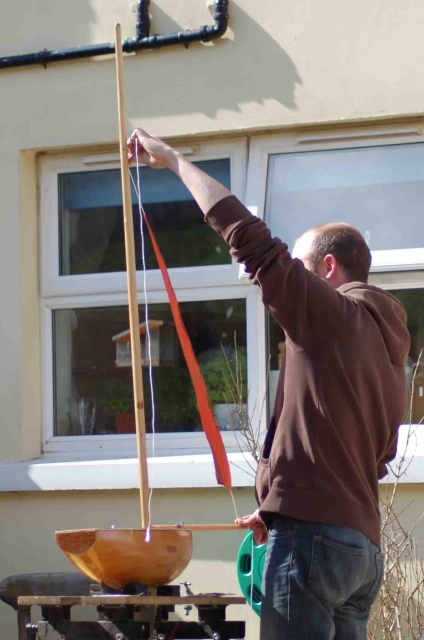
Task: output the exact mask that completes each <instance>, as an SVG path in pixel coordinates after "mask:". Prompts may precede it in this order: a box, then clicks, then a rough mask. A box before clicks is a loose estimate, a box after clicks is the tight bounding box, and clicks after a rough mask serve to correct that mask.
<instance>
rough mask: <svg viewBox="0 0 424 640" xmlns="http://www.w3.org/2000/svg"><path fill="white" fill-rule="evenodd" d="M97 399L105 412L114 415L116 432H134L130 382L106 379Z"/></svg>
mask: <svg viewBox="0 0 424 640" xmlns="http://www.w3.org/2000/svg"><path fill="white" fill-rule="evenodd" d="M97 401H98V403H99V405H100V406H102V407H103V410H104V411H105V413H107V414H109V415H113V416H115V421H116V431H117V433H134V431H135V416H134V412H133V406H134V399H133V389H132V385H131V384H130V383H128V382H125V381H123V380H117V379H112V380H107V382H105V384H104V386H103V390H102V392H101V394H100V395H99V396H98V398H97Z"/></svg>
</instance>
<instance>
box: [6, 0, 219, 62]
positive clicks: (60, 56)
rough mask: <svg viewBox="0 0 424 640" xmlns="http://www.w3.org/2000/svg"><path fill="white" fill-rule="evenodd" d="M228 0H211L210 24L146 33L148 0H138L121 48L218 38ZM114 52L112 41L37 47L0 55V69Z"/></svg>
mask: <svg viewBox="0 0 424 640" xmlns="http://www.w3.org/2000/svg"><path fill="white" fill-rule="evenodd" d="M228 2H229V0H215V2H214V15H213V18H214V21H215V24H214V25H211V26H207V25H205V26H202V27H200V28H199V29H195V30H188V31H179V32H177V33H167V34H164V35H150V17H149V4H150V0H138V5H137V17H136V37H135V38H134V39H131V38H129V39H127V40H124V41H123V42H122V49H123V51H125V52H126V53H136V52H137V51H142V50H144V49H160V48H161V47H169V46H173V45H181V44H182V45H183V46H184V47H186V48H187V47H188V45H189V44H191V43H192V42H211V41H212V40H216V39H217V38H221V37H222V36H223V35H224V33H225V32H226V30H227V27H228V18H229V16H228ZM114 53H115V45H114V44H113V43H112V42H106V43H104V44H97V45H88V46H86V47H75V48H72V49H59V50H57V51H47V50H43V51H39V52H38V53H27V54H23V55H18V56H7V57H5V58H0V69H12V68H14V67H27V66H30V65H38V64H40V65H43V66H44V67H46V65H47V64H49V63H50V62H62V61H65V60H78V59H80V58H92V57H94V56H106V55H112V54H114Z"/></svg>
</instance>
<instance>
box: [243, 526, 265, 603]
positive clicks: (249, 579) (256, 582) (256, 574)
mask: <svg viewBox="0 0 424 640" xmlns="http://www.w3.org/2000/svg"><path fill="white" fill-rule="evenodd" d="M252 542H253V560H252ZM265 552H266V544H257V543H256V542H255V541H254V540H253V534H252V532H251V531H249V532H248V533H247V535H246V537H245V539H244V540H243V542H242V543H241V546H240V549H239V552H238V556H237V577H238V581H239V585H240V589H241V591H242V593H243V595H244V597H245V598H246V601H247V602H248V604H250V606H251V607H252V609H253V611H254V612H255V613H256V614H257V615H258V616H260V615H261V600H262V574H263V570H264V563H265Z"/></svg>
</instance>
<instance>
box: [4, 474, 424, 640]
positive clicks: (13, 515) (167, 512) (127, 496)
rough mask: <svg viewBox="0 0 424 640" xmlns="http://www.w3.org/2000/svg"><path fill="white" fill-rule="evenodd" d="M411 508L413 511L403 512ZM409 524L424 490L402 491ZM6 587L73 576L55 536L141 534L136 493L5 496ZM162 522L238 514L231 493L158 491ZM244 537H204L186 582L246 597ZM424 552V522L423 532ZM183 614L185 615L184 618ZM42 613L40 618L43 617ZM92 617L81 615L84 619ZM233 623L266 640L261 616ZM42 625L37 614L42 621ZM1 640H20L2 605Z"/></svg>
mask: <svg viewBox="0 0 424 640" xmlns="http://www.w3.org/2000/svg"><path fill="white" fill-rule="evenodd" d="M235 500H236V504H237V509H238V511H239V512H240V513H247V512H249V511H250V509H251V508H252V504H253V496H252V492H251V490H249V489H239V490H236V491H235ZM404 509H405V511H403V510H404ZM397 511H398V513H400V512H402V523H403V524H404V526H405V527H412V525H413V524H414V523H415V522H416V521H417V520H418V518H419V516H420V515H421V514H422V513H423V512H424V495H423V492H422V489H421V487H420V486H418V485H409V486H402V487H400V489H399V494H398V507H397ZM0 513H1V521H2V524H1V527H0V580H1V579H3V578H5V577H6V576H9V575H14V574H18V573H32V572H33V573H35V572H49V571H68V570H70V571H72V570H73V567H72V566H71V565H70V564H69V563H68V561H67V560H66V558H65V556H64V555H63V554H62V553H61V551H60V550H59V548H58V547H56V544H55V541H54V531H55V530H57V529H75V528H81V527H110V526H111V525H112V524H114V525H115V526H116V527H137V526H138V496H137V493H136V492H129V491H128V492H127V491H121V492H115V491H108V492H106V491H105V492H94V491H90V492H83V493H81V492H66V493H65V492H64V493H46V492H44V493H31V494H28V493H24V494H17V495H10V494H2V495H0ZM153 517H154V521H155V522H156V523H169V522H180V521H181V520H182V519H184V520H185V522H189V521H191V522H194V521H197V522H199V523H200V522H228V521H230V520H231V518H232V517H233V507H232V504H231V500H230V498H229V496H228V494H227V493H226V492H225V491H224V490H219V489H211V490H192V491H178V492H177V491H156V492H155V493H154V498H153ZM242 539H243V534H242V533H239V532H223V533H220V534H217V533H214V534H211V533H197V534H195V536H194V552H193V559H192V561H191V563H190V564H189V566H188V568H187V569H186V571H185V572H184V574H183V575H182V576H181V578H180V579H179V580H187V581H189V582H191V583H192V588H193V590H194V591H198V592H199V591H221V592H222V591H224V592H231V593H236V594H240V590H239V586H238V582H237V574H236V566H235V560H236V557H237V552H238V549H239V546H240V543H241V541H242ZM416 539H417V541H418V542H419V546H420V548H421V550H422V551H423V550H424V522H421V523H420V525H419V526H418V528H417V530H416ZM183 613H184V612H183V611H181V612H180V614H181V615H183ZM35 614H36V612H35ZM83 615H84V611H83V610H82V609H81V608H78V609H76V610H75V616H76V618H79V619H81V617H82V616H83ZM228 617H229V618H230V617H231V618H232V619H234V620H239V619H245V620H246V622H247V628H248V634H247V636H246V637H247V640H255V639H256V638H258V617H257V616H256V614H254V613H253V612H252V611H251V610H250V608H249V607H247V606H246V607H242V606H240V607H230V609H229V610H228ZM35 618H36V615H35ZM0 638H1V640H3V639H4V640H6V638H7V639H8V640H16V639H17V633H16V620H15V613H14V612H13V610H12V609H11V608H10V607H8V606H7V605H5V604H3V603H0Z"/></svg>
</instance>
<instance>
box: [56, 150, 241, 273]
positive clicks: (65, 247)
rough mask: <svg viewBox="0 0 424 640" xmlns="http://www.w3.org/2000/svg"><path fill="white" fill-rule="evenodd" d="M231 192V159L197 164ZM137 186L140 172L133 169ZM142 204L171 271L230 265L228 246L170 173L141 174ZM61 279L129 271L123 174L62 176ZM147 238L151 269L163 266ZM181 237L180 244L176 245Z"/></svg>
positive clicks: (138, 238) (137, 220) (137, 233)
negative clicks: (123, 202) (179, 268)
mask: <svg viewBox="0 0 424 640" xmlns="http://www.w3.org/2000/svg"><path fill="white" fill-rule="evenodd" d="M196 164H197V165H198V166H199V167H200V168H201V169H203V170H204V171H206V172H207V173H208V174H209V175H211V176H213V177H214V178H216V179H217V180H219V181H220V182H222V183H223V184H225V185H226V186H227V187H228V188H230V160H229V159H226V160H208V161H204V162H198V163H196ZM131 172H132V175H133V178H134V181H135V183H137V176H136V170H135V169H134V168H133V169H131ZM140 185H141V199H142V202H143V206H144V209H145V211H146V214H147V216H148V218H149V221H150V224H151V226H152V228H153V232H154V234H155V236H156V239H157V241H158V243H159V246H160V248H161V251H162V252H163V254H164V256H165V258H166V262H167V265H168V267H190V266H200V265H216V264H230V263H231V258H230V256H229V253H228V247H227V245H226V243H225V242H224V241H223V240H222V239H221V238H220V237H219V236H218V235H217V234H216V233H215V232H214V231H212V229H211V228H210V227H209V226H208V225H207V224H205V223H204V221H203V215H202V213H201V211H200V209H199V207H198V206H197V204H196V203H195V201H194V200H193V198H192V197H191V195H190V193H189V191H188V190H187V189H186V188H185V187H184V185H183V184H182V183H181V181H180V180H179V179H178V178H177V177H176V176H175V175H174V174H173V173H172V171H169V170H167V169H164V170H162V171H158V170H154V169H150V168H149V167H143V168H141V169H140ZM132 201H133V215H134V236H135V243H136V262H137V269H141V268H142V263H141V233H140V214H139V208H138V199H137V196H136V194H135V192H134V189H133V188H132ZM59 221H60V225H59V226H60V275H80V274H84V273H107V272H113V271H125V249H124V229H123V218H122V193H121V178H120V172H119V170H118V169H111V170H105V171H85V172H79V173H65V174H62V175H60V176H59ZM147 235H148V234H147V232H146V233H145V237H146V259H147V268H148V269H157V268H158V265H157V263H156V259H155V257H154V253H153V250H152V247H151V244H150V239H149V238H148V237H147ZM176 238H178V241H177V242H176Z"/></svg>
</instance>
